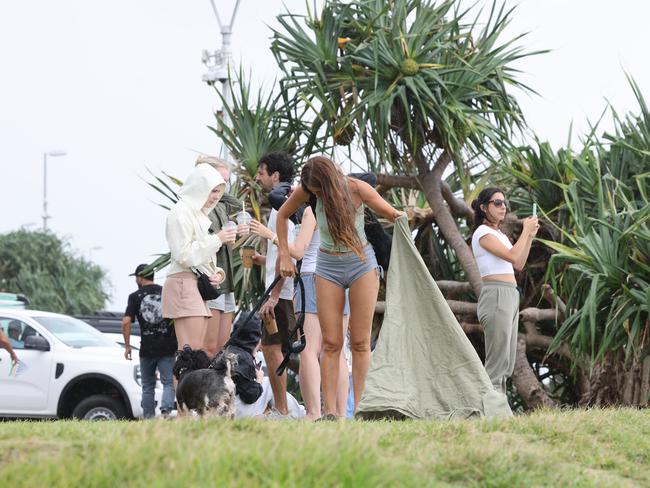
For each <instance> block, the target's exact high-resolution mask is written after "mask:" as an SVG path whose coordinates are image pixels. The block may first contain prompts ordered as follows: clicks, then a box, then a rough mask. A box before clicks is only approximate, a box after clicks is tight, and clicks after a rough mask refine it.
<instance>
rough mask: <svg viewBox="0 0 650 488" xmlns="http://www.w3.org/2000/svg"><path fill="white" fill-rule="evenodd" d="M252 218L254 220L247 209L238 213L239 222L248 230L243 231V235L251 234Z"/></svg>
mask: <svg viewBox="0 0 650 488" xmlns="http://www.w3.org/2000/svg"><path fill="white" fill-rule="evenodd" d="M251 220H253V217H251V214H249V213H248V212H246V211H245V210H242V211H241V212H239V213H238V214H237V224H239V225H245V226H246V230H245V231H244V232H242V233H241V235H242V236H247V235H248V234H250V231H251V227H250V225H251Z"/></svg>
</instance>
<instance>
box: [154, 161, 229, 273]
mask: <svg viewBox="0 0 650 488" xmlns="http://www.w3.org/2000/svg"><path fill="white" fill-rule="evenodd" d="M217 186H220V187H222V188H223V187H225V183H224V181H223V178H222V177H221V175H220V174H219V173H218V172H217V170H215V169H214V168H212V167H211V166H209V165H207V164H199V165H198V166H196V167H195V168H194V170H193V171H192V173H190V175H189V176H188V178H187V180H185V183H184V184H183V186H182V187H181V189H180V190H179V192H178V195H179V197H180V198H179V200H178V202H177V203H176V204H175V205H174V206H173V207H172V209H171V210H170V211H169V214H168V216H167V226H166V229H165V235H166V237H167V244H168V245H169V250H170V252H171V263H170V267H169V271H168V272H167V274H168V275H171V274H174V273H180V272H183V271H191V269H190V268H192V267H195V268H198V269H200V270H201V271H203V272H204V273H206V274H208V275H211V274H214V273H216V272H217V271H222V272H223V270H222V269H221V268H218V267H217V251H218V250H219V248H220V247H221V239H219V237H218V236H217V235H216V234H208V229H209V228H210V225H211V222H210V219H209V218H208V216H207V215H206V214H205V213H203V211H202V210H201V207H202V206H203V204H204V203H205V201H206V200H207V199H208V196H209V195H210V192H211V191H212V189H213V188H215V187H217Z"/></svg>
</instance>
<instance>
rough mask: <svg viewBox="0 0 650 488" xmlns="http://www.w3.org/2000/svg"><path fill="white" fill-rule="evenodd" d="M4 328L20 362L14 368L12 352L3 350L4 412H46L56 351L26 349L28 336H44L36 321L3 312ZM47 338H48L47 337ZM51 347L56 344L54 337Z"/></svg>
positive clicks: (0, 406)
mask: <svg viewBox="0 0 650 488" xmlns="http://www.w3.org/2000/svg"><path fill="white" fill-rule="evenodd" d="M0 327H2V330H3V332H4V333H5V335H7V336H8V337H9V340H10V342H11V343H12V347H13V348H14V351H15V352H16V355H17V356H18V360H19V363H18V365H17V366H16V367H12V364H11V358H10V357H9V353H8V352H7V351H5V350H4V349H0V414H21V415H38V414H43V413H45V412H44V411H45V409H46V407H47V397H48V393H49V388H50V383H51V380H52V360H53V353H52V351H51V350H50V351H35V350H30V349H25V345H24V344H25V338H26V337H28V336H30V335H40V336H43V334H41V333H40V332H39V330H40V328H39V326H38V325H36V324H33V325H32V324H28V323H27V322H25V321H24V320H19V319H15V318H12V317H7V316H2V315H0ZM46 339H47V338H46ZM48 342H50V347H52V343H51V340H49V339H48Z"/></svg>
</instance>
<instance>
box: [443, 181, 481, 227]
mask: <svg viewBox="0 0 650 488" xmlns="http://www.w3.org/2000/svg"><path fill="white" fill-rule="evenodd" d="M442 196H443V198H444V199H445V201H446V202H447V205H449V210H451V213H452V214H453V215H454V217H459V218H460V217H462V218H464V219H465V220H467V222H468V223H471V222H473V221H474V211H473V210H472V208H471V207H470V206H469V205H467V202H466V201H465V200H463V199H461V198H456V197H455V196H454V193H453V192H452V191H451V187H450V186H449V185H448V184H447V182H446V181H443V182H442Z"/></svg>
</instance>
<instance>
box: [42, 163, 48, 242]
mask: <svg viewBox="0 0 650 488" xmlns="http://www.w3.org/2000/svg"><path fill="white" fill-rule="evenodd" d="M47 218H48V215H47V152H44V153H43V232H45V231H47Z"/></svg>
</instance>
